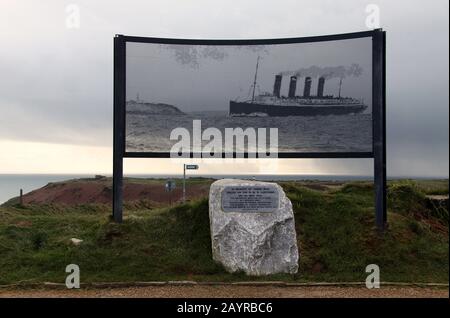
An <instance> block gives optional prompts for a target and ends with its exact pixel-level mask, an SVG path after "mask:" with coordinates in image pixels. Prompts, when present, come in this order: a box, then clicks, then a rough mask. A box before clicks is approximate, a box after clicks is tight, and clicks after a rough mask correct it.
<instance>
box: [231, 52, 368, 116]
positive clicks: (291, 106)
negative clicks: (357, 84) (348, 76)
mask: <svg viewBox="0 0 450 318" xmlns="http://www.w3.org/2000/svg"><path fill="white" fill-rule="evenodd" d="M258 65H259V58H258V60H257V62H256V71H255V78H254V81H253V85H252V87H253V91H252V98H251V99H250V100H246V101H242V102H239V101H230V111H229V115H230V116H255V117H259V116H261V117H263V116H274V117H275V116H318V115H347V114H356V113H361V112H363V111H364V110H365V109H367V105H365V104H364V101H363V100H359V99H356V98H351V97H341V86H342V79H341V80H340V82H339V96H338V97H334V96H333V95H324V88H325V77H324V76H321V77H319V79H318V83H317V95H316V96H313V95H311V86H312V78H311V77H309V76H308V77H305V84H304V88H303V95H302V96H298V95H296V88H297V76H295V75H294V76H291V77H290V82H289V92H288V96H281V95H280V90H281V82H282V79H283V75H281V74H277V75H275V83H274V85H273V93H272V94H270V93H263V94H260V95H257V96H255V89H256V85H257V83H256V80H257V74H258Z"/></svg>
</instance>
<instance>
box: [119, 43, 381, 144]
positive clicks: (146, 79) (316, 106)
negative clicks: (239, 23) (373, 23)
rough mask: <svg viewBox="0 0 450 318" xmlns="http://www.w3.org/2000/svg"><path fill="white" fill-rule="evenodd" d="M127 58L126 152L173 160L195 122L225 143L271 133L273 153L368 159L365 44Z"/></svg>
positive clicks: (159, 48)
mask: <svg viewBox="0 0 450 318" xmlns="http://www.w3.org/2000/svg"><path fill="white" fill-rule="evenodd" d="M126 49H127V60H126V65H127V72H126V92H127V94H126V99H127V102H126V151H127V152H170V150H171V148H172V146H173V145H174V144H175V143H176V142H177V140H170V134H171V132H172V130H173V129H175V128H178V127H184V128H186V129H187V130H188V131H190V132H192V129H193V128H192V127H193V121H194V120H201V129H203V130H204V129H207V128H209V127H214V128H217V129H219V130H220V131H221V132H222V134H223V136H224V135H225V134H224V130H225V128H236V127H240V128H242V129H246V128H255V129H257V128H277V129H278V152H370V151H372V105H371V100H372V56H371V52H372V40H371V38H357V39H349V40H339V41H326V42H314V43H293V44H270V45H245V46H229V45H226V46H223V45H219V46H209V45H178V44H149V43H127V47H126ZM267 131H268V129H267ZM202 142H203V143H207V142H208V141H202ZM224 147H225V144H224ZM223 150H224V152H226V151H243V150H247V151H250V152H251V151H252V149H225V148H224V149H223Z"/></svg>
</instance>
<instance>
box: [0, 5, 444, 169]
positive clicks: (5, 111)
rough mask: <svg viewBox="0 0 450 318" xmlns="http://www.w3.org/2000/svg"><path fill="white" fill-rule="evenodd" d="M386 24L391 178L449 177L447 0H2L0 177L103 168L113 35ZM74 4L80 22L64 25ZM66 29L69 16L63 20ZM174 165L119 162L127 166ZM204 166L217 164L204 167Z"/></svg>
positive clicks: (291, 32)
mask: <svg viewBox="0 0 450 318" xmlns="http://www.w3.org/2000/svg"><path fill="white" fill-rule="evenodd" d="M371 3H373V4H377V5H378V6H379V8H380V25H381V27H383V28H384V29H385V30H386V31H387V36H388V42H387V86H388V90H387V107H388V112H387V121H388V127H387V133H388V135H387V141H388V153H387V156H388V166H387V168H388V174H389V175H390V176H448V159H449V157H448V153H449V140H448V136H449V130H448V129H449V126H448V115H449V99H448V97H449V95H448V85H449V77H448V67H449V65H448V61H449V43H448V36H449V24H448V23H449V22H448V0H431V1H425V0H420V1H418V0H416V1H411V0H403V1H400V0H396V1H392V0H391V1H389V0H387V1H361V0H339V1H338V0H322V1H280V0H278V1H261V0H254V1H230V0H223V1H212V0H204V1H203V0H202V1H200V0H196V1H183V0H179V1H168V0H161V1H126V2H125V1H111V0H105V1H92V0H89V1H88V0H86V1H62V0H47V1H32V0H29V1H25V0H2V1H1V2H0V39H1V43H2V44H1V46H0V111H1V114H2V115H1V116H0V149H1V150H0V173H18V172H23V173H82V172H83V173H111V169H112V167H111V163H112V156H111V146H112V95H113V93H112V38H113V36H114V34H117V33H120V34H126V35H139V36H154V37H171V38H214V39H231V38H237V39H245V38H277V37H299V36H311V35H323V34H332V33H345V32H354V31H363V30H368V27H367V26H366V23H365V22H366V17H367V13H366V12H365V10H366V6H367V5H368V4H371ZM70 4H74V5H76V7H75V10H76V9H77V8H78V9H79V14H80V25H79V28H76V27H75V28H68V27H67V19H68V17H69V25H70V23H71V22H73V20H71V19H70V17H73V15H70V14H71V13H72V14H73V13H74V11H73V10H74V7H73V6H69V7H68V5H70ZM72 25H73V24H72ZM264 166H266V165H265V164H258V163H250V164H236V165H232V164H228V165H227V168H226V171H228V172H231V173H234V172H248V173H266V172H276V173H312V174H315V173H346V174H348V173H351V174H353V173H356V174H366V175H367V174H371V173H372V163H371V160H284V161H281V162H279V163H277V168H276V169H275V171H267V170H265V169H266V168H265V167H264ZM175 167H178V164H175V163H173V164H172V163H170V162H169V161H167V160H165V161H161V160H154V159H153V160H142V159H128V160H126V165H125V169H126V170H125V171H126V172H129V173H168V172H171V173H173V172H175V171H176V170H174V168H175ZM201 167H202V170H201V171H199V173H200V172H202V173H220V172H223V171H224V168H223V165H222V163H219V162H216V163H214V162H213V163H211V162H204V163H202V166H201Z"/></svg>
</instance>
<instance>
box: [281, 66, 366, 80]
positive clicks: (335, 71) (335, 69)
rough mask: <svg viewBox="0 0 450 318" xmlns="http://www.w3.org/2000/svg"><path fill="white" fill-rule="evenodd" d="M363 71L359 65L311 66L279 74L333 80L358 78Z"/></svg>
mask: <svg viewBox="0 0 450 318" xmlns="http://www.w3.org/2000/svg"><path fill="white" fill-rule="evenodd" d="M362 72H363V69H362V67H361V66H360V65H359V64H356V63H354V64H352V65H350V66H342V65H341V66H325V67H320V66H316V65H313V66H310V67H306V68H299V69H297V70H294V71H284V72H280V73H278V75H282V76H285V75H291V76H296V77H311V78H317V77H323V78H324V79H332V78H346V77H349V76H353V77H358V76H360V75H361V74H362Z"/></svg>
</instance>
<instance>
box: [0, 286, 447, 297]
mask: <svg viewBox="0 0 450 318" xmlns="http://www.w3.org/2000/svg"><path fill="white" fill-rule="evenodd" d="M0 297H95V298H98V297H114V298H115V297H139V298H153V297H164V298H196V297H198V298H208V297H219V298H221V297H223V298H235V297H236V298H238V297H242V298H259V297H261V298H263V297H267V298H319V297H320V298H322V297H323V298H334V297H338V298H341V297H342V298H372V297H393V298H403V297H407V298H411V297H425V298H448V297H449V291H448V288H428V287H427V288H422V287H391V286H389V287H388V286H386V287H383V286H382V287H381V288H380V289H367V288H365V287H330V286H327V287H273V286H271V287H267V286H266V287H262V286H220V285H219V286H149V287H132V288H113V289H79V290H59V289H28V290H14V289H12V290H4V289H0Z"/></svg>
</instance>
